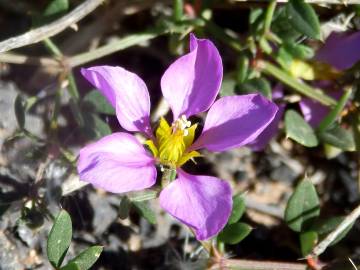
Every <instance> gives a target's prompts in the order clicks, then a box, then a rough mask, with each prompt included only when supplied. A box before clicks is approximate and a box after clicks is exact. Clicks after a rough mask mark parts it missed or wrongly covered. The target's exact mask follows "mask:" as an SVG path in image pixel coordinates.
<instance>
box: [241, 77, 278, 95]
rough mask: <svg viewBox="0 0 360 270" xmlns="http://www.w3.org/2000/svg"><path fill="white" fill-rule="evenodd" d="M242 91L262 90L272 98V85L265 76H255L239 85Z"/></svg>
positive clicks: (263, 93) (262, 92) (261, 91)
mask: <svg viewBox="0 0 360 270" xmlns="http://www.w3.org/2000/svg"><path fill="white" fill-rule="evenodd" d="M239 88H240V91H241V92H244V93H254V92H260V93H261V94H262V95H264V96H265V97H267V98H268V99H271V85H270V83H269V82H268V81H267V80H266V79H264V78H254V79H251V80H248V81H247V82H245V83H243V84H240V85H239Z"/></svg>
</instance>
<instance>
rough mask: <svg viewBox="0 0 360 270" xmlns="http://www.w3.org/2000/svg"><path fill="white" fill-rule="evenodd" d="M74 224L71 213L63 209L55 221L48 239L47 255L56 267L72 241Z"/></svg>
mask: <svg viewBox="0 0 360 270" xmlns="http://www.w3.org/2000/svg"><path fill="white" fill-rule="evenodd" d="M71 236H72V224H71V218H70V216H69V214H68V213H67V212H66V211H65V210H61V211H60V213H59V215H58V216H57V217H56V219H55V221H54V225H53V227H52V228H51V231H50V234H49V238H48V241H47V256H48V258H49V261H50V263H51V264H52V266H54V267H55V268H59V267H60V266H61V263H62V262H63V260H64V257H65V255H66V252H67V250H68V248H69V246H70V243H71Z"/></svg>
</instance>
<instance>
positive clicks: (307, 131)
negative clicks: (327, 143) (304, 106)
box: [285, 110, 318, 147]
mask: <svg viewBox="0 0 360 270" xmlns="http://www.w3.org/2000/svg"><path fill="white" fill-rule="evenodd" d="M285 132H286V136H287V137H289V138H291V139H293V140H294V141H296V142H298V143H300V144H302V145H304V146H307V147H314V146H317V145H318V139H317V137H316V135H315V132H314V130H313V129H312V127H311V126H310V125H309V124H308V123H307V122H306V121H305V120H304V118H303V117H302V116H301V115H300V114H299V113H297V112H296V111H294V110H287V111H286V113H285Z"/></svg>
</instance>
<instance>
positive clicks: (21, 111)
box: [14, 95, 25, 129]
mask: <svg viewBox="0 0 360 270" xmlns="http://www.w3.org/2000/svg"><path fill="white" fill-rule="evenodd" d="M14 109H15V116H16V121H17V123H18V126H19V128H20V129H24V126H25V106H24V101H23V99H22V98H21V96H20V95H17V96H16V99H15V103H14Z"/></svg>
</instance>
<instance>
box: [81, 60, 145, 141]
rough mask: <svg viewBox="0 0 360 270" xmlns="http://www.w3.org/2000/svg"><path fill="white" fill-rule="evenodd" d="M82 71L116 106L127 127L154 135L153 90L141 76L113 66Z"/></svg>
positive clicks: (127, 128)
mask: <svg viewBox="0 0 360 270" xmlns="http://www.w3.org/2000/svg"><path fill="white" fill-rule="evenodd" d="M81 73H82V75H83V76H84V77H85V78H86V79H87V80H88V81H89V82H91V83H92V84H93V85H94V86H95V87H96V88H98V89H99V91H100V92H101V93H102V94H103V95H104V96H105V97H106V98H107V99H108V101H109V102H110V103H111V104H112V105H113V107H115V109H116V115H117V118H118V120H119V122H120V125H121V126H122V127H123V128H125V129H126V130H128V131H140V132H143V133H145V134H147V135H148V136H152V135H151V134H152V132H151V127H150V118H149V115H150V97H149V92H148V89H147V87H146V85H145V83H144V81H143V80H142V79H141V78H140V77H139V76H137V75H136V74H135V73H132V72H129V71H127V70H126V69H124V68H122V67H112V66H97V67H91V68H87V69H84V68H83V69H81Z"/></svg>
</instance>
